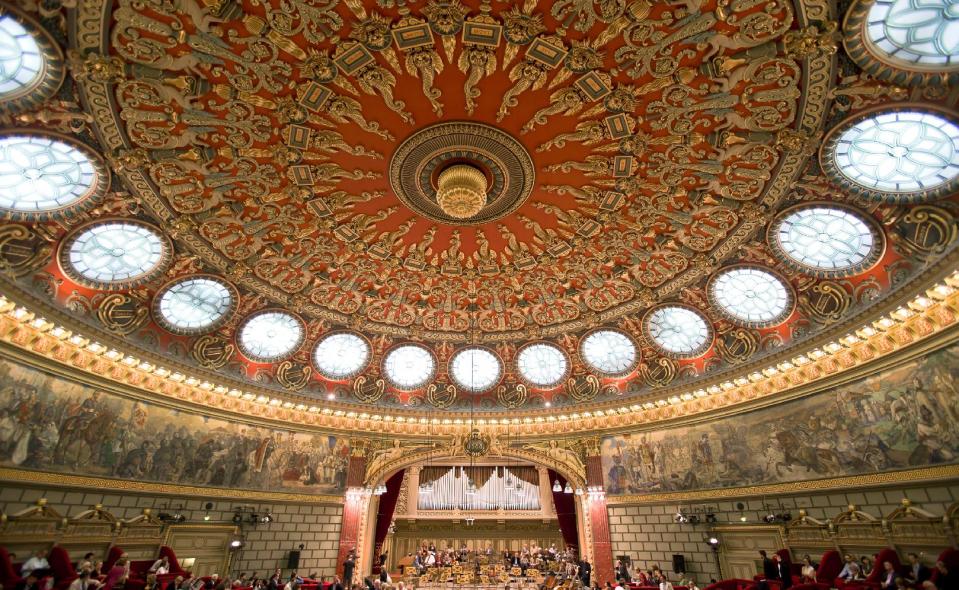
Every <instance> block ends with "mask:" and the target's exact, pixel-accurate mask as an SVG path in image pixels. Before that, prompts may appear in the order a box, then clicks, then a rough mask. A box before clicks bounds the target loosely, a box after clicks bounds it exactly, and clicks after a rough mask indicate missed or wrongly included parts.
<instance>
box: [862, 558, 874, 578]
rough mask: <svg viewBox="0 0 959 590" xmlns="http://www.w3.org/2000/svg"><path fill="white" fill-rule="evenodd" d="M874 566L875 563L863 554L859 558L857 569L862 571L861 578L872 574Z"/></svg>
mask: <svg viewBox="0 0 959 590" xmlns="http://www.w3.org/2000/svg"><path fill="white" fill-rule="evenodd" d="M874 567H875V564H873V562H872V558H871V557H869V556H868V555H863V556H862V557H860V558H859V569H860V571H861V573H862V576H863V578H868V577H869V576H870V575H871V574H872V569H873V568H874Z"/></svg>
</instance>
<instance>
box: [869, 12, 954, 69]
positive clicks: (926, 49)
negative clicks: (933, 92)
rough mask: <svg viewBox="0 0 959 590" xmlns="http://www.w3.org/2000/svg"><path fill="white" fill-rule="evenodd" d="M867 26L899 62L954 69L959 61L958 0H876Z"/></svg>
mask: <svg viewBox="0 0 959 590" xmlns="http://www.w3.org/2000/svg"><path fill="white" fill-rule="evenodd" d="M865 26H866V32H867V36H868V38H869V41H870V42H871V43H872V44H873V46H874V47H875V48H876V49H878V50H879V51H880V52H882V53H883V54H885V56H886V57H888V58H890V59H892V60H894V61H895V62H901V63H902V64H906V65H914V66H919V67H926V68H936V69H952V68H955V67H956V62H957V61H959V4H956V2H955V0H875V1H874V2H873V4H872V7H871V8H870V9H869V15H868V16H867V18H866V23H865Z"/></svg>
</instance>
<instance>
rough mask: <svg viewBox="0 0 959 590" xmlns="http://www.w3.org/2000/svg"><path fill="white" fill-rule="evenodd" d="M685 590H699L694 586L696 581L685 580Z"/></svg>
mask: <svg viewBox="0 0 959 590" xmlns="http://www.w3.org/2000/svg"><path fill="white" fill-rule="evenodd" d="M686 588H687V589H688V590H699V586H697V585H696V580H694V579H692V578H690V579H688V580H686Z"/></svg>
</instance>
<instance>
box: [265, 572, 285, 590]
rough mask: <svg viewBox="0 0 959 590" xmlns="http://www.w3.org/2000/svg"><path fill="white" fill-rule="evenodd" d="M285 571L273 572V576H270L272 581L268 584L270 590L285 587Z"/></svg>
mask: <svg viewBox="0 0 959 590" xmlns="http://www.w3.org/2000/svg"><path fill="white" fill-rule="evenodd" d="M282 576H283V570H281V569H280V568H276V571H274V572H273V575H272V576H270V579H269V580H268V581H267V583H266V587H267V589H268V590H278V589H279V588H280V587H281V586H282V585H283V580H282Z"/></svg>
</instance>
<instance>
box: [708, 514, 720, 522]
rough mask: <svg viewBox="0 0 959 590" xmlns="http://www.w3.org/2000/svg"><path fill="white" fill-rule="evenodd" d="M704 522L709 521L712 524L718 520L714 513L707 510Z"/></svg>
mask: <svg viewBox="0 0 959 590" xmlns="http://www.w3.org/2000/svg"><path fill="white" fill-rule="evenodd" d="M706 522H708V523H710V524H714V523H716V522H718V521H717V520H716V515H715V514H713V513H712V512H707V513H706Z"/></svg>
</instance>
